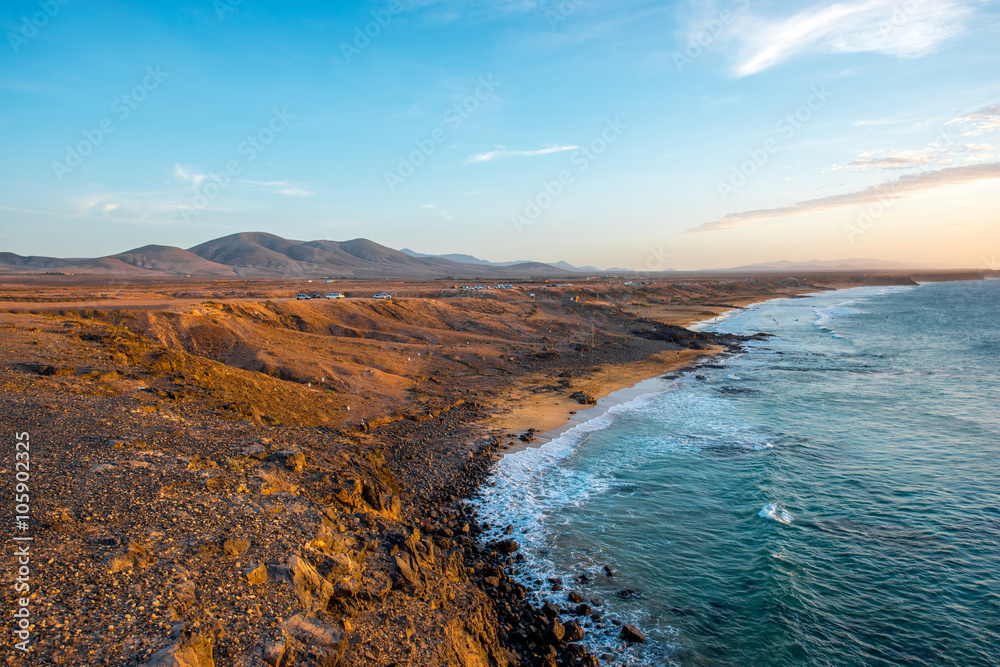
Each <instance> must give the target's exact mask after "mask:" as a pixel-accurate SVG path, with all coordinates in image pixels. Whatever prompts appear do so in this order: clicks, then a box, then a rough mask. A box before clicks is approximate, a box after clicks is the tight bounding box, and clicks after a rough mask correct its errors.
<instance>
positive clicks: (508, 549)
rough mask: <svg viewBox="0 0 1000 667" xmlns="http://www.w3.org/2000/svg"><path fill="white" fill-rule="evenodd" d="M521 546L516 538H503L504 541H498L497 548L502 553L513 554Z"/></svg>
mask: <svg viewBox="0 0 1000 667" xmlns="http://www.w3.org/2000/svg"><path fill="white" fill-rule="evenodd" d="M519 548H520V545H519V544H518V543H517V542H515V541H514V540H503V541H502V542H497V545H496V550H497V551H499V552H500V553H502V554H512V553H514V552H516V551H517V550H518V549H519Z"/></svg>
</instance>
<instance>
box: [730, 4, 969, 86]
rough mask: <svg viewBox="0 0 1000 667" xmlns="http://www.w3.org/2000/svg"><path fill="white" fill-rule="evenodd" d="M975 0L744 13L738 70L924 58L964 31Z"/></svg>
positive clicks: (738, 27) (738, 33) (736, 35)
mask: <svg viewBox="0 0 1000 667" xmlns="http://www.w3.org/2000/svg"><path fill="white" fill-rule="evenodd" d="M973 4H974V3H973V2H972V0H922V1H921V2H913V3H900V2H898V1H897V0H849V1H846V2H838V3H836V4H833V5H815V6H813V7H810V8H809V9H806V10H804V11H801V12H799V13H798V14H795V15H794V16H790V17H786V18H763V17H759V16H753V15H749V14H747V15H741V18H740V20H738V22H737V23H736V24H735V25H734V27H733V33H732V36H733V39H734V40H735V42H736V44H737V63H736V66H735V74H736V75H737V76H740V77H743V76H748V75H751V74H756V73H758V72H761V71H763V70H766V69H768V68H770V67H774V66H775V65H778V64H779V63H782V62H784V61H786V60H788V59H790V58H792V57H794V56H799V55H804V54H810V53H862V52H871V53H882V54H886V55H891V56H896V57H899V58H918V57H920V56H924V55H927V54H928V53H931V52H932V51H934V50H935V49H936V48H937V47H938V45H939V44H941V42H943V41H945V40H947V39H951V38H953V37H955V36H956V35H959V34H961V33H962V32H963V31H964V30H965V22H966V19H967V18H968V16H969V14H970V13H971V12H972V5H973Z"/></svg>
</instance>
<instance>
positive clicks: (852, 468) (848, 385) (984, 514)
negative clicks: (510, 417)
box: [479, 281, 1000, 667]
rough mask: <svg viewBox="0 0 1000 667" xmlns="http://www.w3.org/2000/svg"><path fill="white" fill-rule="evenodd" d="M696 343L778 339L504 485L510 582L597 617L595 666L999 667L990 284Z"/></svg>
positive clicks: (933, 291) (530, 465)
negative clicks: (554, 583) (631, 628)
mask: <svg viewBox="0 0 1000 667" xmlns="http://www.w3.org/2000/svg"><path fill="white" fill-rule="evenodd" d="M708 328H713V329H716V330H719V331H729V332H736V333H754V332H757V331H766V332H769V333H772V334H774V337H773V338H771V339H769V340H767V341H762V342H753V343H751V344H750V346H749V348H748V350H747V351H746V352H745V353H742V354H739V355H734V356H730V357H727V358H724V359H721V360H720V359H719V358H716V359H714V360H712V361H710V362H709V363H711V364H716V365H721V367H719V368H712V367H702V368H699V369H696V370H694V371H692V372H688V373H685V374H682V375H679V376H677V377H673V378H669V379H661V380H655V381H651V382H648V383H647V387H648V388H649V390H650V392H651V393H649V394H646V395H643V396H641V397H640V398H638V399H635V400H633V401H631V402H629V403H626V404H622V405H617V406H615V407H613V408H611V409H610V410H609V411H608V412H607V413H606V414H605V415H603V416H601V417H599V418H596V419H594V420H592V421H589V422H586V423H584V424H581V425H579V426H577V427H575V428H573V429H571V430H570V431H568V432H567V433H565V434H564V435H562V436H561V437H559V438H557V439H555V440H553V441H551V442H550V443H547V444H546V445H544V446H543V447H541V448H538V449H531V450H525V451H522V452H518V453H516V454H512V455H508V456H506V457H505V458H504V459H503V460H502V461H501V462H500V463H499V464H498V467H497V469H496V472H495V474H494V476H493V478H492V480H491V484H492V485H486V486H484V487H483V490H482V493H481V497H480V500H479V509H480V512H481V513H482V515H483V517H484V519H485V520H486V521H490V522H492V523H495V524H498V525H500V526H503V525H505V524H507V523H513V524H514V527H515V533H514V535H513V536H514V537H515V539H517V540H518V541H519V542H520V543H521V544H522V545H524V546H523V549H522V550H523V552H524V553H525V555H526V556H527V557H528V559H527V562H526V563H525V565H524V568H523V571H522V574H521V578H522V579H524V580H525V581H528V582H531V581H539V580H542V581H544V580H546V579H548V578H549V577H552V576H559V577H561V578H562V580H563V582H564V585H565V587H566V589H565V590H564V591H561V592H547V593H545V594H544V597H546V598H549V599H553V600H555V601H557V602H562V603H563V604H565V597H563V596H564V595H565V594H566V593H567V592H568V591H570V590H577V591H579V592H581V593H583V594H584V595H585V597H588V598H593V599H595V600H597V601H598V602H600V603H601V605H602V606H601V607H600V611H601V612H602V613H603V614H604V616H605V618H604V621H603V625H604V627H599V626H598V625H596V624H595V623H590V624H589V625H588V640H587V641H588V642H589V643H590V644H591V646H592V648H594V649H595V650H596V651H597V652H598V654H600V653H604V654H605V659H604V661H603V663H604V664H631V665H668V664H669V665H718V666H722V665H740V666H771V665H774V666H779V665H780V666H784V665H870V666H877V665H928V666H930V665H961V666H963V667H969V666H973V665H991V666H995V665H1000V437H998V432H1000V281H985V282H961V283H931V284H925V285H920V286H916V287H891V288H859V289H853V290H843V291H838V292H827V293H822V294H819V295H814V296H809V297H807V298H799V299H781V300H775V301H770V302H766V303H764V304H759V305H757V306H754V307H752V308H750V309H747V310H745V311H742V312H739V313H738V314H736V315H734V316H732V317H728V318H726V319H723V320H721V321H718V322H715V323H712V324H710V325H709V326H708ZM697 376H701V378H702V379H699V378H698V377H697ZM604 565H610V566H611V567H612V568H613V569H614V570H615V571H616V574H615V576H614V577H611V578H609V577H606V576H604V574H603V573H602V567H603V566H604ZM580 575H585V576H587V577H589V578H591V581H579V580H578V577H579V576H580ZM546 587H547V584H546V585H545V586H543V588H546ZM625 589H628V590H632V591H636V592H637V594H631V595H628V596H625V597H624V598H623V597H620V596H618V595H616V594H617V593H618V592H619V591H622V590H625ZM612 618H614V619H618V620H620V621H623V622H631V623H635V624H636V625H637V626H639V627H640V628H641V629H643V630H644V631H645V632H646V634H647V635H648V637H649V641H648V642H647V643H646V644H642V645H636V646H633V647H625V646H624V645H623V644H622V643H621V642H620V641H618V639H617V627H615V626H613V625H612V624H611V623H609V622H608V621H609V620H610V619H612Z"/></svg>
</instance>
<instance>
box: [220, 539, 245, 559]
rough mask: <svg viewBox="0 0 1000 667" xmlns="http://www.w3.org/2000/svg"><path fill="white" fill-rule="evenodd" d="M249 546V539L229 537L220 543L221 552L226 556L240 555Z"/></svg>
mask: <svg viewBox="0 0 1000 667" xmlns="http://www.w3.org/2000/svg"><path fill="white" fill-rule="evenodd" d="M249 548H250V540H243V539H239V538H229V539H228V540H226V541H224V542H223V543H222V553H224V554H225V555H227V556H241V555H243V554H244V553H245V552H246V550H247V549H249Z"/></svg>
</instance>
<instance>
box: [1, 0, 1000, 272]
mask: <svg viewBox="0 0 1000 667" xmlns="http://www.w3.org/2000/svg"><path fill="white" fill-rule="evenodd" d="M0 30H2V33H3V43H2V44H0V183H2V184H3V185H2V187H0V252H14V253H18V254H21V255H49V256H60V257H93V256H99V255H106V254H111V253H115V252H121V251H124V250H127V249H130V248H134V247H138V246H142V245H146V244H150V243H157V244H163V245H176V246H180V247H185V248H186V247H191V246H193V245H196V244H198V243H201V242H203V241H206V240H209V239H213V238H217V237H220V236H224V235H227V234H232V233H236V232H241V231H265V232H270V233H274V234H278V235H281V236H284V237H286V238H292V239H301V240H312V239H320V238H323V239H332V240H348V239H353V238H358V237H364V238H369V239H372V240H373V241H376V242H378V243H381V244H383V245H387V246H390V247H393V248H404V247H405V248H410V249H413V250H416V251H418V252H424V253H435V254H436V253H456V252H457V253H469V254H472V255H475V256H477V257H480V258H482V259H487V260H491V261H511V260H529V259H530V260H536V261H559V260H563V261H568V262H571V263H573V264H577V265H596V266H599V267H602V268H603V267H625V268H633V269H639V270H647V271H658V270H664V269H668V268H674V269H704V268H721V267H731V266H740V265H745V264H750V263H755V262H767V261H775V260H782V259H788V260H797V261H800V260H809V259H821V260H832V259H844V258H858V257H860V258H877V259H883V260H893V261H902V262H909V263H916V264H924V265H938V266H944V265H947V266H954V267H964V268H1000V48H997V43H998V38H1000V2H996V1H992V2H987V1H984V0H841V1H840V2H808V1H806V2H803V1H802V0H799V1H797V2H766V1H761V2H755V1H753V0H733V1H731V2H725V1H724V2H651V1H646V0H613V1H612V0H551V1H550V0H546V1H544V2H541V1H530V0H492V1H490V2H487V1H483V0H388V1H378V2H346V1H345V2H337V3H315V2H303V1H297V0H286V1H284V2H272V1H264V0H198V1H197V2H189V1H184V0H181V1H179V2H170V3H166V2H155V3H151V2H142V1H131V2H116V1H115V0H103V1H102V2H96V3H95V2H84V1H83V0H34V1H30V0H6V1H5V2H4V3H3V6H2V8H0Z"/></svg>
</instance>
